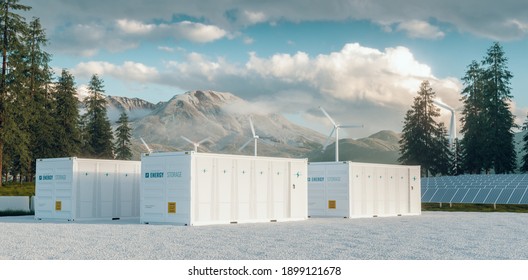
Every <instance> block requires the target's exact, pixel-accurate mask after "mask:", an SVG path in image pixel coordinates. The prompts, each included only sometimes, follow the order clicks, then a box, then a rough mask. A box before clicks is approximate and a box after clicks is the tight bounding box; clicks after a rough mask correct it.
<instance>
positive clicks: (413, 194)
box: [409, 166, 422, 214]
mask: <svg viewBox="0 0 528 280" xmlns="http://www.w3.org/2000/svg"><path fill="white" fill-rule="evenodd" d="M420 181H421V180H420V167H415V166H413V167H410V168H409V203H410V206H409V208H410V213H411V214H420V213H421V212H422V201H421V182H420Z"/></svg>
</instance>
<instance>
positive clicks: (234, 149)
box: [133, 91, 325, 157]
mask: <svg viewBox="0 0 528 280" xmlns="http://www.w3.org/2000/svg"><path fill="white" fill-rule="evenodd" d="M249 106H252V104H251V103H249V102H247V101H245V100H243V99H241V98H239V97H237V96H235V95H233V94H231V93H224V92H216V91H192V92H187V93H185V94H182V95H177V96H175V97H173V98H172V99H171V100H169V101H168V102H165V103H160V104H158V105H157V106H156V108H155V109H154V110H153V111H152V113H150V114H149V115H147V116H145V117H144V118H142V119H140V120H138V121H137V122H135V123H134V124H133V135H134V136H135V137H136V138H139V137H142V138H143V139H145V141H147V142H148V143H157V144H161V145H164V146H172V147H180V148H181V149H184V150H191V149H193V146H192V145H191V144H189V143H187V142H186V141H185V140H183V139H182V137H181V136H184V137H187V138H189V139H191V140H192V141H195V142H198V141H201V140H203V139H205V138H207V137H209V139H210V140H211V141H210V143H204V144H203V145H202V146H201V147H200V148H199V149H200V151H211V152H219V153H240V154H248V155H250V154H253V143H250V144H249V145H247V146H246V148H245V149H243V150H241V151H238V150H239V148H241V147H242V146H243V145H244V143H245V142H247V141H248V140H250V139H252V138H253V134H252V132H251V127H250V124H249V118H250V117H251V118H252V121H253V124H254V127H255V132H256V134H257V135H258V136H259V140H258V154H259V155H264V156H291V157H298V156H303V155H306V154H307V153H308V152H310V151H311V150H312V149H314V148H315V147H319V148H320V147H321V143H323V142H324V140H325V136H323V135H322V134H320V133H318V132H316V131H313V130H311V129H308V128H304V127H301V126H298V125H296V124H293V123H292V122H290V121H288V120H287V119H286V118H284V117H283V116H281V115H279V114H263V113H259V112H258V111H254V112H252V113H251V114H248V113H243V112H244V111H245V112H247V110H240V108H247V107H249Z"/></svg>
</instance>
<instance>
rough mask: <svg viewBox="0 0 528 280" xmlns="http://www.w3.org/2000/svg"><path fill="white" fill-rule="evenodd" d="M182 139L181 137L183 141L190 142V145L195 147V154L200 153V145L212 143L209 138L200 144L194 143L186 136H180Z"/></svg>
mask: <svg viewBox="0 0 528 280" xmlns="http://www.w3.org/2000/svg"><path fill="white" fill-rule="evenodd" d="M180 137H181V138H182V139H183V140H185V141H187V142H189V143H190V144H192V145H193V146H194V151H195V152H198V147H199V146H200V144H202V143H204V142H207V141H209V142H211V141H210V138H209V137H207V138H205V139H203V140H202V141H200V142H193V141H191V140H190V139H189V138H187V137H185V136H180Z"/></svg>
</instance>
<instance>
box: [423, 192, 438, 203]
mask: <svg viewBox="0 0 528 280" xmlns="http://www.w3.org/2000/svg"><path fill="white" fill-rule="evenodd" d="M435 192H436V189H426V190H425V192H424V193H423V195H422V202H431V198H432V197H433V195H434V194H435Z"/></svg>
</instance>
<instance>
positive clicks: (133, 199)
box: [116, 163, 141, 217]
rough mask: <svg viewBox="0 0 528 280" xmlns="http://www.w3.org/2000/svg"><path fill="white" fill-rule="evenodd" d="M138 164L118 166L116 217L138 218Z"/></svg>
mask: <svg viewBox="0 0 528 280" xmlns="http://www.w3.org/2000/svg"><path fill="white" fill-rule="evenodd" d="M140 168H141V167H140V165H139V164H133V163H129V164H120V165H119V173H118V175H117V176H118V178H117V180H118V184H117V189H116V193H117V199H118V201H119V203H118V208H117V216H116V217H139V174H140V171H139V169H140Z"/></svg>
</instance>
